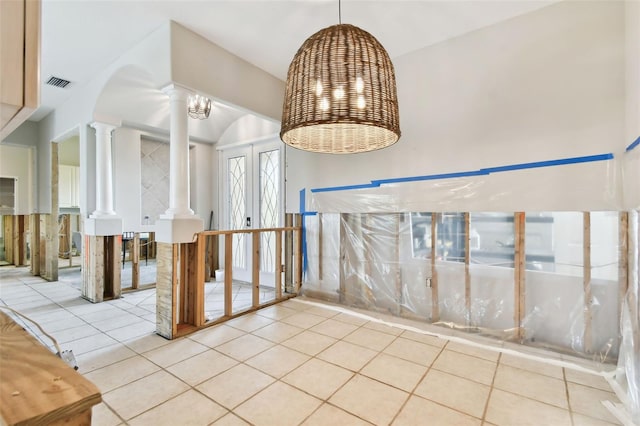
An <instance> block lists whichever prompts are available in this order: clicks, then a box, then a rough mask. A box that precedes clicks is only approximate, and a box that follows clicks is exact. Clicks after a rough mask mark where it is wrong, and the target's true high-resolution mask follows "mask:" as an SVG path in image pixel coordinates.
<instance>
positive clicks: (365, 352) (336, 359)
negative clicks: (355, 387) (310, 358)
mask: <svg viewBox="0 0 640 426" xmlns="http://www.w3.org/2000/svg"><path fill="white" fill-rule="evenodd" d="M377 354H378V352H376V351H372V350H371V349H367V348H364V347H362V346H358V345H354V344H353V343H349V342H344V341H339V342H337V343H336V344H334V345H333V346H330V347H329V348H327V349H325V350H324V351H322V352H321V353H319V354H318V355H317V357H318V358H320V359H322V360H324V361H328V362H330V363H332V364H336V365H339V366H341V367H344V368H346V369H348V370H351V371H359V370H360V369H361V368H362V367H364V366H365V364H367V363H368V362H369V361H371V359H373V357H374V356H376V355H377Z"/></svg>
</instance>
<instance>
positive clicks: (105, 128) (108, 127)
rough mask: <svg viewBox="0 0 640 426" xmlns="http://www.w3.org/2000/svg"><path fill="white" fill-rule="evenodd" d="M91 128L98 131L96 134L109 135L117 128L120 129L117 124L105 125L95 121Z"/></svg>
mask: <svg viewBox="0 0 640 426" xmlns="http://www.w3.org/2000/svg"><path fill="white" fill-rule="evenodd" d="M89 126H91V127H93V128H94V129H96V132H108V133H111V132H113V131H114V130H115V129H116V128H117V127H119V126H116V125H115V124H110V123H103V122H100V121H94V122H93V123H91V124H89Z"/></svg>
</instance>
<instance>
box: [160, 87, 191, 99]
mask: <svg viewBox="0 0 640 426" xmlns="http://www.w3.org/2000/svg"><path fill="white" fill-rule="evenodd" d="M161 91H162V93H164V94H165V95H167V96H169V98H170V99H172V100H174V99H175V100H184V101H185V102H187V101H188V100H189V96H193V95H195V94H196V92H194V91H193V90H191V89H188V88H186V87H184V86H181V85H179V84H175V83H171V84H169V85H167V86H165V87H163V88H162V89H161Z"/></svg>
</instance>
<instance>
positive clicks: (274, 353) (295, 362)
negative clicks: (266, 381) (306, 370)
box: [245, 345, 309, 378]
mask: <svg viewBox="0 0 640 426" xmlns="http://www.w3.org/2000/svg"><path fill="white" fill-rule="evenodd" d="M308 359H309V356H308V355H305V354H302V353H300V352H298V351H294V350H293V349H289V348H286V347H284V346H280V345H278V346H274V347H272V348H270V349H267V350H266V351H264V352H262V353H260V354H258V355H256V356H254V357H253V358H249V359H248V360H246V361H245V363H246V364H248V365H250V366H252V367H253V368H256V369H258V370H260V371H262V372H264V373H267V374H269V375H270V376H273V377H275V378H280V377H282V376H284V375H285V374H287V373H288V372H290V371H291V370H293V369H295V368H297V367H298V366H300V365H302V364H304V363H305V362H306V361H307V360H308Z"/></svg>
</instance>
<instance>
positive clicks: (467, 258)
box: [464, 212, 471, 325]
mask: <svg viewBox="0 0 640 426" xmlns="http://www.w3.org/2000/svg"><path fill="white" fill-rule="evenodd" d="M469 216H470V215H469V212H465V213H464V306H465V317H466V318H465V320H466V324H467V325H470V324H471V274H470V273H469V263H470V262H471V247H470V245H471V244H470V241H469V231H470V227H469V222H470V217H469Z"/></svg>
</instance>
